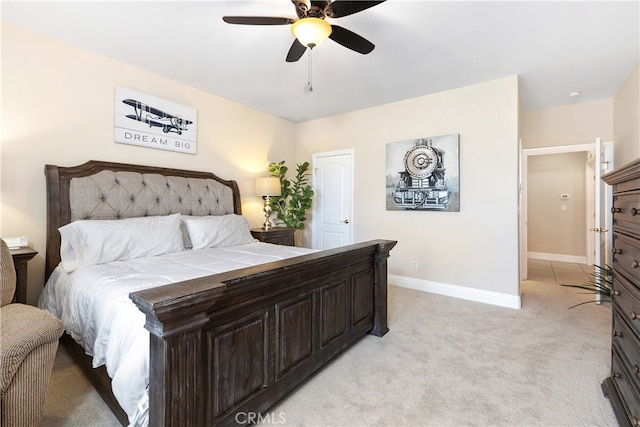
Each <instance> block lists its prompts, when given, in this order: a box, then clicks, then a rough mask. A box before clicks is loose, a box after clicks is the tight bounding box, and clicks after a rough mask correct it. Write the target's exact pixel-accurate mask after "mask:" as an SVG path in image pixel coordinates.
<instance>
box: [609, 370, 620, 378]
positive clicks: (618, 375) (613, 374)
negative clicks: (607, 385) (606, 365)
mask: <svg viewBox="0 0 640 427" xmlns="http://www.w3.org/2000/svg"><path fill="white" fill-rule="evenodd" d="M611 376H612V377H613V378H620V373H619V372H613V371H611Z"/></svg>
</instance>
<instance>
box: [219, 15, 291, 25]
mask: <svg viewBox="0 0 640 427" xmlns="http://www.w3.org/2000/svg"><path fill="white" fill-rule="evenodd" d="M222 20H223V21H224V22H226V23H228V24H240V25H287V24H293V22H294V20H293V19H291V18H277V17H270V16H223V17H222Z"/></svg>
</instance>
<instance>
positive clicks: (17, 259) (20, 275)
mask: <svg viewBox="0 0 640 427" xmlns="http://www.w3.org/2000/svg"><path fill="white" fill-rule="evenodd" d="M9 251H10V252H11V257H12V258H13V265H14V267H15V269H16V293H15V294H14V296H13V302H19V303H21V304H26V303H27V262H28V261H29V260H30V259H31V258H33V257H34V256H36V255H37V254H38V251H36V250H35V249H33V248H30V247H28V246H23V247H21V248H16V249H9Z"/></svg>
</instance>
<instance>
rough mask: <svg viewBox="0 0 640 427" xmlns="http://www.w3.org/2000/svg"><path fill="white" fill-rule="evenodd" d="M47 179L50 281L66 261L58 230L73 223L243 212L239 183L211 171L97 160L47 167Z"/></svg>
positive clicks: (47, 258)
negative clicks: (76, 164) (178, 214)
mask: <svg viewBox="0 0 640 427" xmlns="http://www.w3.org/2000/svg"><path fill="white" fill-rule="evenodd" d="M45 175H46V179H47V248H46V260H45V280H46V279H48V278H49V275H50V274H51V272H52V271H53V270H54V269H55V268H56V266H57V265H58V264H59V263H60V233H59V232H58V228H60V227H62V226H63V225H66V224H68V223H70V222H72V221H77V220H91V219H121V218H132V217H141V216H150V215H170V214H174V213H180V214H183V215H198V216H202V215H226V214H230V213H235V214H238V215H241V214H242V210H241V206H240V191H239V190H238V184H237V183H236V182H235V181H225V180H223V179H220V178H218V177H217V176H216V175H214V174H212V173H209V172H196V171H187V170H180V169H167V168H159V167H153V166H140V165H130V164H123V163H110V162H99V161H94V160H92V161H89V162H87V163H84V164H82V165H79V166H72V167H60V166H55V165H46V166H45Z"/></svg>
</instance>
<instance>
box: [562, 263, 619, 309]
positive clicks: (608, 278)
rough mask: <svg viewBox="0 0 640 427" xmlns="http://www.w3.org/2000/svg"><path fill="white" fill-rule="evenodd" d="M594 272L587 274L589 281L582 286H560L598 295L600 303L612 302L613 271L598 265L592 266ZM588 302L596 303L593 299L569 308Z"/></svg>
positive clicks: (606, 266)
mask: <svg viewBox="0 0 640 427" xmlns="http://www.w3.org/2000/svg"><path fill="white" fill-rule="evenodd" d="M594 266H595V267H596V270H595V272H594V273H589V276H590V278H589V281H587V283H584V284H582V285H565V284H561V286H568V287H571V288H578V289H584V290H586V291H587V292H585V293H588V294H594V295H600V298H601V301H609V302H610V301H612V296H613V291H612V290H613V271H612V270H611V267H610V266H608V265H605V266H604V267H601V266H599V265H594ZM590 302H596V301H595V299H592V300H590V301H585V302H581V303H579V304H576V305H572V306H571V307H569V308H573V307H577V306H579V305H582V304H588V303H590Z"/></svg>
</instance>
